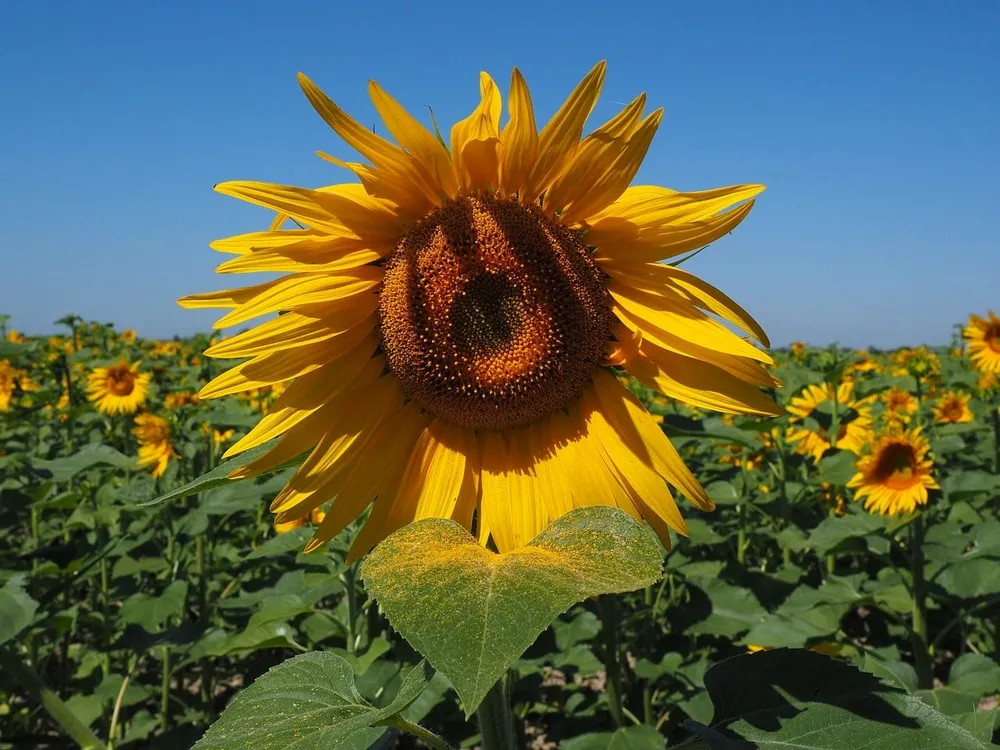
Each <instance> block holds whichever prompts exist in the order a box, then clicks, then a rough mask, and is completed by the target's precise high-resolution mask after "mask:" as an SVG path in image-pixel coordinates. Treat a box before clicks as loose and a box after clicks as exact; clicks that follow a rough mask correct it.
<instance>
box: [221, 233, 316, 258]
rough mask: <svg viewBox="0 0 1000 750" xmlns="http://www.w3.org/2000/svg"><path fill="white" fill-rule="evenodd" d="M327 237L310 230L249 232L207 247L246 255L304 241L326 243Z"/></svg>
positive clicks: (222, 251) (226, 238)
mask: <svg viewBox="0 0 1000 750" xmlns="http://www.w3.org/2000/svg"><path fill="white" fill-rule="evenodd" d="M329 239H330V237H329V235H325V234H321V233H319V232H314V231H313V230H311V229H286V230H282V231H277V230H274V231H270V232H250V233H248V234H238V235H236V236H235V237H225V238H223V239H221V240H215V241H214V242H210V243H209V245H208V246H209V247H210V248H212V249H213V250H217V251H219V252H220V253H232V254H233V255H246V254H247V253H250V252H253V251H254V250H270V249H273V248H276V247H284V246H285V245H293V244H295V243H298V242H302V241H306V240H321V241H324V240H325V241H328V240H329Z"/></svg>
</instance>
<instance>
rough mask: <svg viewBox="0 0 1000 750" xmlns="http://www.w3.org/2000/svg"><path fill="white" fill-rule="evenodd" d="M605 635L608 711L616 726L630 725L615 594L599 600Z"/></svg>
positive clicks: (602, 628) (598, 605) (602, 631)
mask: <svg viewBox="0 0 1000 750" xmlns="http://www.w3.org/2000/svg"><path fill="white" fill-rule="evenodd" d="M597 608H598V610H599V612H600V615H601V634H602V635H603V637H604V671H605V674H606V675H607V685H606V688H605V689H606V690H607V693H608V712H609V713H610V714H611V719H612V720H613V721H614V723H615V726H618V727H624V726H628V723H627V722H626V721H625V713H624V712H623V711H622V668H621V657H620V655H619V653H618V601H617V599H616V597H615V596H614V595H613V594H608V595H605V596H602V597H601V598H600V599H598V600H597Z"/></svg>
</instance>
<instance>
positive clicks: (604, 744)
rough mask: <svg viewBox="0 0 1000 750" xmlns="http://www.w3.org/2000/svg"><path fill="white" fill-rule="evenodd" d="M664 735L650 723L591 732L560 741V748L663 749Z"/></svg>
mask: <svg viewBox="0 0 1000 750" xmlns="http://www.w3.org/2000/svg"><path fill="white" fill-rule="evenodd" d="M666 744H667V743H666V740H665V739H664V737H663V735H662V734H660V733H659V732H657V731H656V730H655V729H653V727H651V726H649V725H648V724H639V725H638V726H634V727H623V728H622V729H618V730H617V731H614V732H591V733H589V734H581V735H578V736H576V737H574V738H573V739H571V740H565V741H563V742H561V743H559V750H663V748H664V747H666Z"/></svg>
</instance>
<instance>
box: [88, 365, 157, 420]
mask: <svg viewBox="0 0 1000 750" xmlns="http://www.w3.org/2000/svg"><path fill="white" fill-rule="evenodd" d="M151 377H152V376H151V375H150V374H149V373H148V372H139V362H134V363H132V364H131V365H130V364H128V363H127V362H119V363H118V364H114V365H111V366H110V367H98V368H96V369H95V370H94V371H93V372H92V373H90V375H88V376H87V398H88V399H90V401H92V402H93V403H94V404H95V405H96V406H97V409H98V411H100V412H102V413H104V414H134V413H135V412H137V411H138V410H139V407H140V406H142V405H143V404H144V403H146V394H147V392H148V390H149V381H150V379H151Z"/></svg>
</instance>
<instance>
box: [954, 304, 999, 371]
mask: <svg viewBox="0 0 1000 750" xmlns="http://www.w3.org/2000/svg"><path fill="white" fill-rule="evenodd" d="M988 315H989V317H988V318H981V317H979V316H978V315H970V316H969V324H968V325H967V326H966V327H965V330H964V331H963V332H962V335H963V336H964V338H965V340H966V341H967V342H968V345H967V349H968V352H969V356H970V357H972V362H973V364H974V365H975V366H976V368H977V369H979V370H981V371H983V372H994V373H1000V318H998V317H997V316H996V315H994V314H993V311H992V310H990V311H989V313H988Z"/></svg>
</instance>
